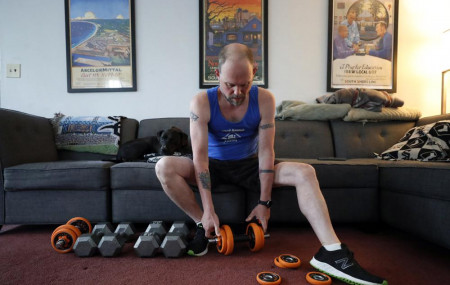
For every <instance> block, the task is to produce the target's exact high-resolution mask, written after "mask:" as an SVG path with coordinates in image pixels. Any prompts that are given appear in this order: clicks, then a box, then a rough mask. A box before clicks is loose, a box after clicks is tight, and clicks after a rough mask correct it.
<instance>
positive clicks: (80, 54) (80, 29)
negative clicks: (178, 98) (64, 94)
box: [65, 0, 137, 92]
mask: <svg viewBox="0 0 450 285" xmlns="http://www.w3.org/2000/svg"><path fill="white" fill-rule="evenodd" d="M65 8H66V53H67V55H66V56H67V90H68V92H112V91H115V92H117V91H119V92H123V91H136V90H137V88H136V58H135V39H134V35H135V32H134V0H65Z"/></svg>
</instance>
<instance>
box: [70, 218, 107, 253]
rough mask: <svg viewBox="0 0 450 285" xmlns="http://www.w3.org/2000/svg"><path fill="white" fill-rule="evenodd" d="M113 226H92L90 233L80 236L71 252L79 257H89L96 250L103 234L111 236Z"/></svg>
mask: <svg viewBox="0 0 450 285" xmlns="http://www.w3.org/2000/svg"><path fill="white" fill-rule="evenodd" d="M112 232H113V226H112V225H111V223H99V224H96V225H95V226H94V229H93V230H92V233H90V234H82V235H81V236H80V237H79V238H78V239H77V241H76V242H75V245H74V246H73V251H74V252H75V254H76V255H77V256H79V257H91V256H93V255H94V254H95V253H96V252H97V249H98V243H99V242H100V240H101V238H102V237H103V236H104V235H105V234H112Z"/></svg>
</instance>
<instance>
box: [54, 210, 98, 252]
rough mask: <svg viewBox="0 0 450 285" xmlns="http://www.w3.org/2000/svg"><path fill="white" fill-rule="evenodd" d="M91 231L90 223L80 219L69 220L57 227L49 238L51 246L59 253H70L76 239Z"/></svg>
mask: <svg viewBox="0 0 450 285" xmlns="http://www.w3.org/2000/svg"><path fill="white" fill-rule="evenodd" d="M91 230H92V226H91V223H90V222H89V221H88V220H87V219H85V218H82V217H75V218H72V219H70V220H69V221H68V222H67V223H66V224H64V225H61V226H59V227H57V228H56V229H55V230H54V231H53V233H52V236H51V244H52V247H53V249H54V250H56V251H57V252H59V253H67V252H70V251H71V250H72V248H73V245H74V244H75V241H76V240H77V238H78V237H79V236H80V235H82V234H85V233H90V232H91Z"/></svg>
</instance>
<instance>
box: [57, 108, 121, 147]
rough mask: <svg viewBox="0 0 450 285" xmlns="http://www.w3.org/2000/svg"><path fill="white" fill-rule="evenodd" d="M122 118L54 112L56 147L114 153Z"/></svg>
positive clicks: (118, 140)
mask: <svg viewBox="0 0 450 285" xmlns="http://www.w3.org/2000/svg"><path fill="white" fill-rule="evenodd" d="M122 118H123V117H120V116H109V117H99V116H96V117H93V116H81V117H73V116H64V115H62V114H55V117H54V118H53V119H52V124H53V127H54V130H55V141H56V148H57V149H64V150H71V151H78V152H93V153H101V154H110V155H116V154H117V151H118V150H119V142H120V128H121V119H122Z"/></svg>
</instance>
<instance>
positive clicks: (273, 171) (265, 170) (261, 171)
mask: <svg viewBox="0 0 450 285" xmlns="http://www.w3.org/2000/svg"><path fill="white" fill-rule="evenodd" d="M259 173H272V174H274V173H275V170H273V169H260V170H259Z"/></svg>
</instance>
